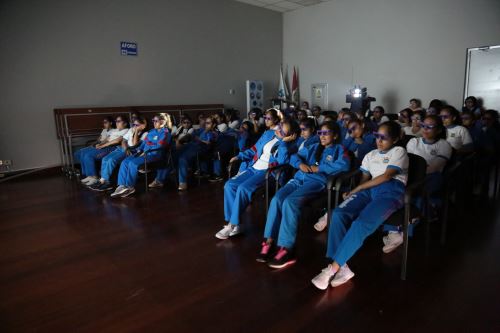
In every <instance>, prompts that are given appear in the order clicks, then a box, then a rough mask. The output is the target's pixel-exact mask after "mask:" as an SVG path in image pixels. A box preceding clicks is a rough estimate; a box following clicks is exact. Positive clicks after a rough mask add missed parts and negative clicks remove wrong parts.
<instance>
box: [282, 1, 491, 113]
mask: <svg viewBox="0 0 500 333" xmlns="http://www.w3.org/2000/svg"><path fill="white" fill-rule="evenodd" d="M283 34H284V42H283V59H284V61H283V62H284V64H287V65H288V66H294V65H295V66H298V68H299V72H300V89H301V96H302V97H303V98H305V99H309V98H310V90H311V84H312V83H323V82H324V83H328V85H329V104H330V105H329V106H330V108H332V109H340V108H341V107H343V106H344V105H345V94H346V92H347V90H348V89H349V87H350V86H351V83H352V72H354V81H353V82H354V83H355V84H356V83H358V84H361V85H363V86H366V87H368V92H369V94H370V95H372V96H374V97H376V98H377V102H376V103H377V104H381V105H383V106H385V107H386V109H388V111H389V112H397V111H398V110H400V109H401V108H403V107H405V106H406V105H407V103H408V100H409V99H410V98H412V97H417V98H420V99H422V101H423V102H424V104H425V105H427V104H428V103H429V101H430V100H431V99H433V98H442V99H444V100H446V101H448V102H449V103H452V104H454V105H456V106H461V101H462V94H463V87H464V76H465V59H466V49H467V48H469V47H477V46H483V45H498V44H500V1H499V0H474V1H468V0H369V1H368V0H364V1H363V0H333V1H330V2H325V3H322V4H320V5H318V6H312V7H307V8H304V9H301V10H298V11H294V12H290V13H286V14H285V15H284V29H283ZM372 106H373V104H372Z"/></svg>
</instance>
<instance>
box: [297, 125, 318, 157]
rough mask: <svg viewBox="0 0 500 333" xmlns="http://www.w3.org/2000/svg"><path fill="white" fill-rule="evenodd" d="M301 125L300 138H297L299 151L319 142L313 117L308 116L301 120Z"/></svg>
mask: <svg viewBox="0 0 500 333" xmlns="http://www.w3.org/2000/svg"><path fill="white" fill-rule="evenodd" d="M299 126H300V138H298V139H297V147H298V151H301V150H302V148H305V147H309V146H311V145H313V144H315V143H319V136H317V135H316V125H315V123H314V120H313V119H311V118H306V119H304V120H302V121H300V124H299Z"/></svg>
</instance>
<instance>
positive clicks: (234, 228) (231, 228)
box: [215, 223, 241, 239]
mask: <svg viewBox="0 0 500 333" xmlns="http://www.w3.org/2000/svg"><path fill="white" fill-rule="evenodd" d="M238 234H241V228H240V226H239V225H232V224H230V223H229V224H226V225H225V226H224V228H222V229H221V230H220V231H219V232H218V233H216V234H215V237H217V238H218V239H228V238H229V237H233V236H236V235H238Z"/></svg>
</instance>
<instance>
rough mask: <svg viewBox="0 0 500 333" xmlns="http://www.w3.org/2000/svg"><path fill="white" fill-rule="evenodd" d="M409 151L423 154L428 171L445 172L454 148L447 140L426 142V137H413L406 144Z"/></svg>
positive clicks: (419, 154)
mask: <svg viewBox="0 0 500 333" xmlns="http://www.w3.org/2000/svg"><path fill="white" fill-rule="evenodd" d="M406 150H407V151H408V153H411V154H415V155H418V156H421V157H423V158H424V159H425V161H426V162H427V173H433V172H443V169H444V167H445V166H446V162H447V161H448V160H449V159H450V157H451V154H452V149H451V146H450V144H449V143H448V142H447V141H446V140H443V139H441V140H438V141H436V142H434V143H426V142H425V139H424V138H413V139H411V140H410V141H408V144H407V145H406Z"/></svg>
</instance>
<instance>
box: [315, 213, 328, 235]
mask: <svg viewBox="0 0 500 333" xmlns="http://www.w3.org/2000/svg"><path fill="white" fill-rule="evenodd" d="M327 217H328V214H325V215H323V216H321V217H320V218H319V220H318V222H316V223H315V224H314V229H316V230H317V231H319V232H321V231H323V230H325V228H326V225H327V224H328V220H327Z"/></svg>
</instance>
